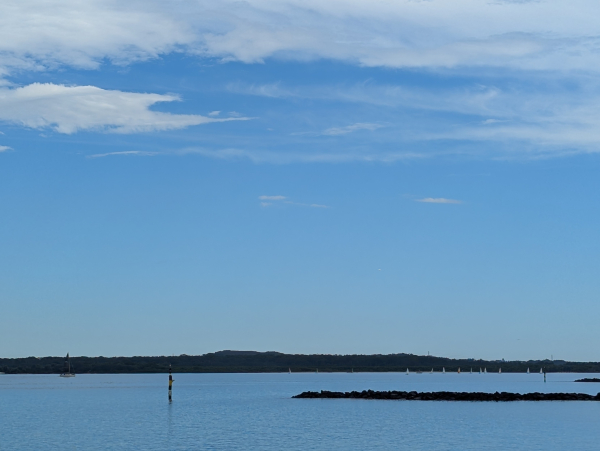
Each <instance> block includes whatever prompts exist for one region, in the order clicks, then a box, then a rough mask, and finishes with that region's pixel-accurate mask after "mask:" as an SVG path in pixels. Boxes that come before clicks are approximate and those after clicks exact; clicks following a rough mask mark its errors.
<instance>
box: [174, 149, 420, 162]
mask: <svg viewBox="0 0 600 451" xmlns="http://www.w3.org/2000/svg"><path fill="white" fill-rule="evenodd" d="M172 153H173V154H177V155H189V154H196V155H201V156H204V157H208V158H215V159H218V160H230V161H243V160H248V161H252V162H253V163H259V164H260V163H268V164H291V163H349V162H354V161H365V162H382V163H393V162H395V161H408V160H415V159H425V158H429V157H430V156H431V155H428V154H423V153H420V152H410V151H397V152H394V151H391V152H389V151H385V152H378V151H372V152H361V151H352V150H349V151H346V150H343V151H339V152H323V151H317V152H312V153H308V152H276V151H271V150H260V149H258V150H256V149H238V148H229V149H207V148H201V147H189V148H185V149H180V150H176V151H174V152H172Z"/></svg>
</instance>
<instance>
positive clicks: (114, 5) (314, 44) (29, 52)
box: [0, 0, 600, 73]
mask: <svg viewBox="0 0 600 451" xmlns="http://www.w3.org/2000/svg"><path fill="white" fill-rule="evenodd" d="M598 16H600V4H598V2H597V1H596V0H571V1H570V2H524V1H495V2H494V1H491V2H484V1H481V0H454V1H452V2H448V1H445V0H431V1H421V2H417V1H395V2H390V1H387V0H357V1H353V2H348V1H346V0H329V1H327V2H323V1H319V0H280V1H276V2H275V1H272V0H247V1H245V2H239V1H236V0H195V1H193V2H192V1H179V0H144V1H142V0H131V1H128V2H118V1H116V0H89V1H86V2H81V1H79V0H60V1H59V0H51V1H48V0H3V1H2V2H0V72H4V73H7V72H8V71H11V70H15V69H19V70H22V69H28V70H39V69H42V68H47V67H54V66H57V65H64V64H66V65H71V66H75V67H82V68H96V67H98V66H99V65H100V64H101V62H102V61H103V60H105V59H109V60H111V61H113V62H115V63H118V64H123V63H127V62H131V61H138V60H143V59H148V58H155V57H157V56H159V55H163V54H166V53H170V52H173V51H179V52H181V51H185V52H188V53H190V54H196V55H200V56H208V57H216V58H220V59H222V60H223V61H228V60H237V61H243V62H247V63H254V62H261V61H264V60H265V59H266V58H270V57H278V58H285V59H296V60H301V61H306V60H308V59H316V58H327V59H335V60H341V61H347V62H350V63H354V64H359V65H363V66H388V67H464V66H491V67H512V68H519V69H527V70H529V69H550V70H559V71H564V70H570V69H585V70H593V71H598V70H600V53H599V52H598V50H599V49H600V25H599V23H598V21H596V20H593V18H595V17H598Z"/></svg>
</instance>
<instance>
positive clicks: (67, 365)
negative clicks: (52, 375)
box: [60, 352, 75, 377]
mask: <svg viewBox="0 0 600 451" xmlns="http://www.w3.org/2000/svg"><path fill="white" fill-rule="evenodd" d="M60 377H75V374H74V373H72V372H71V359H70V357H69V353H68V352H67V356H66V357H65V369H64V371H63V372H62V374H61V375H60Z"/></svg>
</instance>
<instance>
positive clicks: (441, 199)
mask: <svg viewBox="0 0 600 451" xmlns="http://www.w3.org/2000/svg"><path fill="white" fill-rule="evenodd" d="M415 202H424V203H427V204H462V201H460V200H456V199H446V198H445V197H425V198H423V199H415Z"/></svg>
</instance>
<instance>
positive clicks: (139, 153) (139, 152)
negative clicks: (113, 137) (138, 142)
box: [88, 150, 159, 158]
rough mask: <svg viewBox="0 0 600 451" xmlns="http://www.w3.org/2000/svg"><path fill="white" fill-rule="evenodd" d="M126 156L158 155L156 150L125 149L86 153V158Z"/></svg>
mask: <svg viewBox="0 0 600 451" xmlns="http://www.w3.org/2000/svg"><path fill="white" fill-rule="evenodd" d="M116 155H120V156H126V155H137V156H138V157H153V156H155V155H159V153H158V152H148V151H144V150H125V151H121V152H107V153H96V154H93V155H88V158H104V157H110V156H116Z"/></svg>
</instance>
